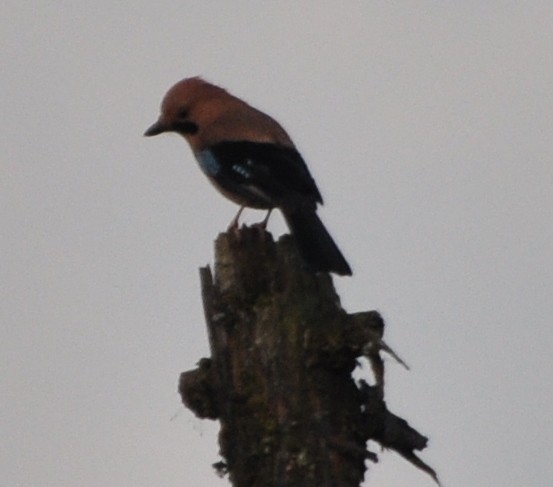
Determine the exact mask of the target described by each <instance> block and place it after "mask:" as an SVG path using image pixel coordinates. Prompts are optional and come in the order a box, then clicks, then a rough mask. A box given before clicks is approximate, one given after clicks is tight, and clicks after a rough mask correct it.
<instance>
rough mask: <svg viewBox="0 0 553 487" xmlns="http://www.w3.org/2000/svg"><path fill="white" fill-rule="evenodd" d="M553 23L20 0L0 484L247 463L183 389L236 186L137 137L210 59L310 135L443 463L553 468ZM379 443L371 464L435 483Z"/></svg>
mask: <svg viewBox="0 0 553 487" xmlns="http://www.w3.org/2000/svg"><path fill="white" fill-rule="evenodd" d="M552 26H553V3H552V2H550V1H547V0H544V1H529V2H515V1H495V0H492V1H488V2H482V1H472V0H463V1H462V2H461V1H459V2H435V1H409V2H408V1H404V2H370V1H359V2H354V1H347V2H336V1H322V0H317V1H309V2H308V1H293V2H291V1H290V2H289V1H279V2H269V1H264V2H263V1H259V0H258V1H253V0H252V1H245V0H243V1H234V2H230V1H229V2H223V1H202V2H192V1H175V0H171V1H165V0H158V1H135V2H133V3H129V2H117V1H105V0H97V1H95V2H82V1H81V2H78V1H77V2H69V1H61V0H60V1H56V2H41V1H38V0H35V1H25V0H23V1H22V0H17V1H16V0H4V1H3V2H2V3H1V5H0V61H1V66H2V69H1V70H0V80H1V88H2V91H1V94H0V109H1V113H2V120H1V124H2V130H1V135H0V144H1V145H0V154H1V156H0V157H1V159H0V162H1V165H0V171H1V175H0V189H1V191H0V217H1V225H2V232H1V235H0V252H1V255H0V273H1V276H0V277H1V278H0V292H1V296H2V299H1V301H0V313H1V318H0V319H1V331H0V333H1V336H0V391H1V396H2V399H1V401H0V408H1V409H0V428H1V432H0V485H1V486H2V487H4V486H5V487H75V486H79V487H96V486H98V487H100V486H101V487H120V486H127V485H128V486H133V487H149V486H164V487H177V486H184V485H202V486H206V487H224V486H227V485H228V481H227V480H226V479H219V478H218V477H217V476H216V475H215V473H214V472H213V470H212V468H211V464H212V463H214V462H216V461H218V460H219V457H218V447H217V442H216V441H217V440H216V434H217V424H216V423H213V422H209V421H200V420H198V419H196V418H195V417H194V416H193V415H192V414H191V413H190V412H188V411H187V410H184V409H183V408H182V407H181V406H180V403H179V397H178V395H177V393H176V387H177V380H178V376H179V373H180V372H181V371H184V370H188V369H190V368H193V367H194V364H195V363H196V362H197V361H198V360H199V359H200V358H201V357H204V356H206V355H207V354H208V345H207V338H206V332H205V324H204V319H203V311H202V308H201V299H200V289H199V278H198V268H199V267H200V266H203V265H205V264H206V263H209V262H211V261H212V242H213V240H214V238H215V237H216V235H217V234H218V232H220V231H223V230H224V229H225V228H226V226H227V224H228V223H229V221H230V219H231V218H232V216H233V215H234V213H235V211H236V207H235V206H234V205H233V204H232V203H230V202H228V201H227V200H225V199H224V198H222V197H221V196H220V195H219V194H218V193H217V192H216V191H214V189H213V188H212V187H211V185H209V183H208V182H207V181H206V180H205V178H204V176H203V175H202V174H201V172H200V171H199V169H198V168H197V167H196V164H195V162H194V160H193V158H192V156H191V153H190V151H189V149H188V147H187V145H186V144H185V142H184V141H183V140H181V139H179V137H177V136H169V135H167V136H160V137H156V138H154V139H145V138H143V137H142V133H143V132H144V130H145V129H146V128H147V127H148V126H149V125H150V124H151V123H152V122H153V121H154V120H155V119H156V118H157V115H158V110H159V103H160V100H161V97H162V96H163V94H164V92H165V91H166V89H167V88H168V87H169V86H170V85H172V84H173V83H174V82H175V81H177V80H179V79H181V78H183V77H187V76H193V75H198V74H200V75H203V76H204V77H206V78H207V79H208V80H210V81H212V82H215V83H218V84H221V85H222V86H225V87H226V88H227V89H229V90H230V91H232V92H233V93H235V94H237V95H239V96H241V97H243V98H245V99H246V100H247V101H249V102H250V103H251V104H253V105H255V106H257V107H258V108H261V109H263V110H265V111H267V112H268V113H270V114H271V115H273V116H274V117H275V118H277V119H278V120H279V121H280V122H281V123H282V124H283V125H284V126H285V127H286V128H287V130H288V131H289V132H290V134H291V135H292V137H293V139H294V141H295V142H296V144H297V145H298V147H299V148H300V150H301V152H302V153H303V155H304V158H305V159H306V160H307V163H308V165H309V167H310V169H311V172H312V174H313V175H314V177H315V179H316V180H317V183H318V185H319V188H320V189H321V192H322V193H323V196H324V198H325V203H326V204H325V206H324V207H323V208H322V209H321V212H320V213H321V216H322V218H323V219H324V221H325V222H326V224H327V226H328V228H329V229H330V231H331V233H332V234H333V235H334V236H335V238H336V240H337V241H338V242H339V244H340V247H341V248H342V250H343V252H344V254H345V255H346V256H347V258H348V260H349V261H350V263H351V265H352V267H353V269H354V276H353V277H352V278H335V283H336V286H337V288H338V291H339V293H340V295H341V297H342V303H343V306H344V307H345V309H346V310H348V311H350V312H354V311H360V310H367V309H378V310H379V311H380V312H381V313H382V314H383V315H384V317H385V319H386V325H387V326H386V336H385V339H386V341H387V342H388V343H389V344H390V345H391V346H392V347H393V348H394V349H395V350H396V351H397V352H398V353H399V354H400V355H401V356H402V358H404V359H405V361H407V362H408V363H409V365H411V368H412V370H411V371H410V372H407V371H405V370H404V369H402V368H401V367H400V366H398V365H397V364H395V363H394V362H393V361H391V360H388V361H387V362H386V363H387V390H386V394H387V401H388V406H389V408H390V409H391V410H392V411H394V412H395V413H397V414H399V415H401V416H403V417H405V418H406V419H408V420H409V421H410V423H411V424H412V425H413V426H414V427H416V428H417V429H419V431H421V432H422V433H424V434H427V435H428V436H429V437H430V443H429V447H428V448H427V450H426V451H424V452H423V454H422V457H423V458H424V459H425V460H426V461H427V462H429V463H430V464H431V465H432V466H433V467H434V468H435V469H436V470H437V471H438V473H439V475H440V477H441V479H442V481H443V483H444V484H445V486H446V487H457V486H458V487H465V486H467V485H471V486H476V487H488V486H502V487H521V486H531V487H551V485H553V461H552V451H553V413H552V411H553V408H552V406H551V404H552V402H553V379H552V376H553V358H552V348H553V331H552V323H551V320H552V316H553V97H552V89H553V29H552ZM259 216H260V215H258V214H256V212H254V211H249V212H248V214H247V216H246V219H247V220H248V221H256V220H258V219H259ZM270 230H271V231H272V232H273V233H274V234H277V235H278V234H280V233H282V232H283V231H285V226H284V224H283V222H282V219H281V217H280V215H275V216H274V217H273V218H272V220H271V223H270ZM373 449H375V447H374V446H373ZM379 456H380V463H379V464H377V465H372V464H371V465H370V470H369V472H368V474H367V477H366V482H365V484H366V485H367V486H380V487H403V486H406V485H409V486H410V487H429V486H431V485H433V483H432V480H431V479H430V478H429V477H427V476H426V475H425V474H423V473H421V472H419V471H418V470H416V469H415V468H413V467H412V466H410V465H408V464H407V463H406V462H405V461H403V460H402V459H401V458H399V457H398V456H397V455H396V454H394V453H393V452H382V453H380V454H379Z"/></svg>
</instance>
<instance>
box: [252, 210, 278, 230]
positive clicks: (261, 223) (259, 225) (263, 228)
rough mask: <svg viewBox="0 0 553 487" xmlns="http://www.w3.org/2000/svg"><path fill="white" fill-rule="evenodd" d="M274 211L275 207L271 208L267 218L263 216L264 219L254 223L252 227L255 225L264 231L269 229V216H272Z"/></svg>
mask: <svg viewBox="0 0 553 487" xmlns="http://www.w3.org/2000/svg"><path fill="white" fill-rule="evenodd" d="M272 211H273V209H272V208H270V209H269V210H268V211H267V215H266V216H265V218H263V220H262V221H260V222H259V223H255V224H254V225H252V227H255V228H257V229H259V230H261V231H262V232H264V231H265V230H266V229H267V223H268V222H269V217H270V216H271V212H272Z"/></svg>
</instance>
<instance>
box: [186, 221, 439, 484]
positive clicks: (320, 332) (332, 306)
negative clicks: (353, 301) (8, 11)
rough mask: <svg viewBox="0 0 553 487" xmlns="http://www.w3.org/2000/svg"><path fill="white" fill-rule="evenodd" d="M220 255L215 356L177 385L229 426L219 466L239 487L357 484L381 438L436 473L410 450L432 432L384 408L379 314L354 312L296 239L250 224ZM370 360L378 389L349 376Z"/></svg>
mask: <svg viewBox="0 0 553 487" xmlns="http://www.w3.org/2000/svg"><path fill="white" fill-rule="evenodd" d="M215 254H216V261H215V272H214V274H212V272H211V270H210V268H209V267H205V268H202V269H200V277H201V284H202V297H203V305H204V311H205V317H206V322H207V327H208V332H209V333H208V335H209V341H210V346H211V357H210V358H204V359H201V360H200V362H199V364H198V368H197V369H195V370H192V371H189V372H184V373H183V374H181V378H180V383H179V392H180V394H181V396H182V400H183V402H184V404H185V405H186V406H187V407H188V408H190V409H191V410H192V411H193V412H194V413H195V414H196V415H197V416H199V417H200V418H211V419H218V420H219V421H220V423H221V430H220V434H219V444H220V451H221V455H222V457H223V461H222V462H219V463H218V464H216V466H217V468H218V469H219V471H221V472H228V474H229V477H230V480H231V482H232V484H233V485H234V486H235V487H306V486H317V487H327V486H328V487H330V486H332V487H354V486H358V485H359V484H360V483H361V482H362V481H363V477H364V473H365V469H366V465H365V463H366V462H365V461H366V460H367V459H371V460H376V455H375V454H373V453H370V452H368V451H367V447H366V444H367V440H369V439H373V440H376V441H378V442H379V443H381V444H382V445H383V446H385V447H388V448H391V449H395V450H396V451H398V452H399V453H400V454H401V455H403V456H404V457H405V458H407V459H408V460H410V461H411V462H413V463H414V464H416V465H417V466H418V467H419V468H422V469H423V470H425V471H426V472H428V473H430V474H431V475H432V476H433V477H434V478H435V479H436V476H435V473H434V471H433V470H432V469H430V467H428V466H427V465H426V464H424V463H423V462H422V461H421V460H420V459H419V458H418V457H416V456H415V454H414V453H413V450H415V449H416V450H420V449H422V448H424V447H425V446H426V442H427V439H426V438H425V437H424V436H422V435H420V434H419V433H417V432H416V431H415V430H413V429H412V428H411V427H410V426H409V425H408V424H407V423H406V422H405V421H404V420H402V419H401V418H398V417H397V416H394V415H393V414H392V413H390V412H389V411H388V410H387V408H386V404H385V402H384V398H383V387H384V381H383V372H384V371H383V363H382V360H381V359H380V351H381V349H383V348H384V349H386V346H385V344H384V342H382V335H383V331H384V322H383V320H382V318H381V317H380V315H379V314H378V313H377V312H376V311H369V312H363V313H355V314H347V313H346V312H345V311H344V310H343V309H342V307H341V306H340V299H339V297H338V295H337V294H336V292H335V290H334V287H333V284H332V279H331V277H330V276H329V275H328V274H314V273H312V272H311V271H310V270H308V269H307V268H306V267H305V266H304V264H303V262H302V260H301V258H300V256H299V255H298V253H297V250H296V247H295V244H294V241H293V238H292V237H290V236H284V237H282V238H281V239H280V240H279V241H278V242H276V243H275V242H274V241H273V239H272V236H271V235H270V234H269V233H267V232H265V231H263V230H261V229H259V228H255V227H252V228H245V227H243V228H242V229H240V230H239V231H236V232H229V233H225V234H221V235H219V237H218V238H217V240H216V244H215ZM361 356H366V357H368V358H369V360H370V361H371V364H372V366H373V371H374V375H375V378H374V384H373V385H369V384H368V383H367V382H365V381H361V383H360V384H356V383H355V382H354V380H353V379H352V377H351V372H352V371H353V369H354V368H355V367H356V365H357V359H358V358H359V357H361ZM436 480H437V479H436Z"/></svg>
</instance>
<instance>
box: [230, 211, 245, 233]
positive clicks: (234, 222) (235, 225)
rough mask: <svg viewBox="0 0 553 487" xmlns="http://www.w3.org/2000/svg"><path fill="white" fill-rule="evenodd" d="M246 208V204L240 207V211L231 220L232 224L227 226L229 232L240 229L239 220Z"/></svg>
mask: <svg viewBox="0 0 553 487" xmlns="http://www.w3.org/2000/svg"><path fill="white" fill-rule="evenodd" d="M244 208H245V206H241V207H240V209H239V210H238V213H236V216H235V217H234V218H233V219H232V221H231V222H230V224H229V226H228V228H227V232H238V229H239V227H240V225H239V223H238V220H239V219H240V215H241V214H242V212H243V211H244Z"/></svg>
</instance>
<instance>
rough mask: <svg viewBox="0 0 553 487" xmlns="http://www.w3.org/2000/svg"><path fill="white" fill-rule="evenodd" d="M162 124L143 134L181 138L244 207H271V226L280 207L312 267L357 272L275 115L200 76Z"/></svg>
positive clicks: (174, 90) (173, 96)
mask: <svg viewBox="0 0 553 487" xmlns="http://www.w3.org/2000/svg"><path fill="white" fill-rule="evenodd" d="M160 111H161V113H160V115H159V118H158V119H157V121H156V122H155V123H154V124H153V125H152V126H151V127H149V128H148V129H147V130H146V132H145V133H144V135H145V136H147V137H151V136H155V135H159V134H162V133H165V132H175V133H177V134H180V135H182V136H183V137H184V138H185V139H186V141H187V142H188V144H189V146H190V148H191V149H192V152H193V154H194V157H195V159H196V160H197V162H198V164H199V166H200V168H201V170H202V171H203V173H204V174H205V175H206V176H207V178H208V179H209V181H210V182H211V183H212V184H213V185H214V186H215V188H216V189H218V190H219V191H220V192H221V193H222V194H223V195H224V196H226V197H227V198H228V199H230V200H231V201H233V202H234V203H236V204H238V205H239V207H240V209H239V210H238V213H237V214H236V216H235V217H234V218H233V220H232V221H231V223H230V225H229V230H232V229H235V230H238V228H239V218H240V215H241V213H242V211H243V209H244V208H245V207H249V208H255V209H262V210H267V211H268V213H267V216H266V217H265V219H264V220H263V221H262V222H261V223H260V224H258V225H259V226H260V227H262V228H263V229H265V227H266V225H267V221H268V219H269V216H270V214H271V211H272V210H273V209H274V208H278V209H279V210H280V211H281V212H282V214H283V216H284V219H285V221H286V223H287V225H288V227H289V229H290V232H291V234H292V236H293V237H294V240H295V242H296V246H297V248H298V250H299V253H300V255H301V256H302V259H303V261H304V262H305V263H306V264H307V267H308V268H310V269H311V270H312V271H314V272H332V273H335V274H337V275H351V274H352V271H351V267H350V266H349V264H348V262H347V261H346V259H345V257H344V256H343V254H342V252H341V251H340V249H339V248H338V246H337V245H336V243H335V242H334V240H333V239H332V237H331V236H330V233H329V232H328V230H327V229H326V227H325V226H324V224H323V222H322V221H321V219H320V218H319V216H318V215H317V205H319V204H323V198H322V196H321V193H320V191H319V189H318V188H317V185H316V183H315V180H314V179H313V177H312V176H311V174H310V172H309V169H308V168H307V165H306V163H305V161H304V159H303V158H302V156H301V155H300V153H299V151H298V150H297V148H296V146H295V145H294V143H293V142H292V139H291V138H290V136H289V135H288V133H287V132H286V131H285V130H284V128H283V127H282V126H281V125H280V124H279V123H278V122H277V121H276V120H274V119H273V118H272V117H271V116H269V115H267V114H266V113H263V112H262V111H260V110H258V109H256V108H254V107H253V106H251V105H249V104H248V103H246V102H245V101H243V100H242V99H240V98H238V97H236V96H234V95H232V94H230V93H229V92H228V91H227V90H226V89H224V88H222V87H220V86H217V85H214V84H212V83H210V82H208V81H206V80H204V79H203V78H201V77H199V76H195V77H191V78H185V79H183V80H181V81H179V82H177V83H176V84H175V85H173V86H172V87H171V88H170V89H169V90H168V91H167V93H166V94H165V96H164V97H163V100H162V102H161V110H160Z"/></svg>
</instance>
